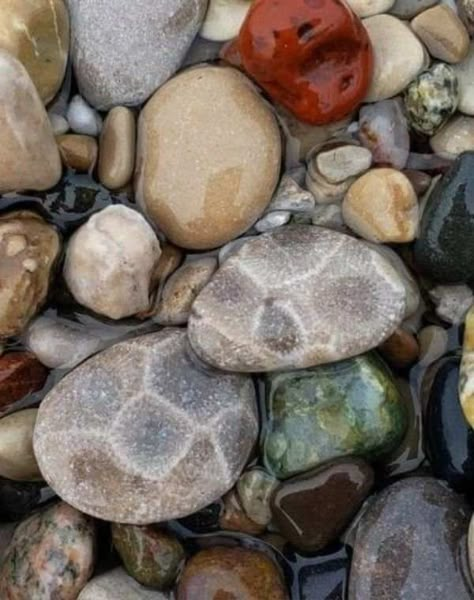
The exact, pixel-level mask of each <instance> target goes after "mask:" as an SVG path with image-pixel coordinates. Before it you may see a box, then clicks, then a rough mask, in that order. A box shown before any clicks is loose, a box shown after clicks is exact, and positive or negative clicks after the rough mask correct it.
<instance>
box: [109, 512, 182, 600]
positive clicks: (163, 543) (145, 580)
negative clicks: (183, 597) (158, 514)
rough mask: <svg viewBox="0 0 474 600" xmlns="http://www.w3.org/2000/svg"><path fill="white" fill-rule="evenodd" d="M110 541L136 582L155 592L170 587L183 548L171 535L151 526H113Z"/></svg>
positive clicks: (176, 571)
mask: <svg viewBox="0 0 474 600" xmlns="http://www.w3.org/2000/svg"><path fill="white" fill-rule="evenodd" d="M112 540H113V543H114V546H115V549H116V550H117V552H118V553H119V554H120V558H121V559H122V561H123V564H124V566H125V569H126V570H127V572H128V574H129V575H131V576H132V577H133V578H134V579H136V581H138V582H139V583H141V584H142V585H146V586H148V587H152V588H157V589H159V590H163V589H165V588H167V587H169V586H171V585H173V583H174V582H175V579H176V577H177V576H178V573H179V570H180V568H181V565H182V563H183V561H184V550H183V547H182V546H181V544H180V543H179V541H178V540H177V539H176V538H175V537H174V536H172V535H170V534H169V533H166V532H164V531H162V530H160V529H158V528H156V527H155V526H153V525H148V526H146V527H138V526H135V525H121V524H119V523H113V524H112Z"/></svg>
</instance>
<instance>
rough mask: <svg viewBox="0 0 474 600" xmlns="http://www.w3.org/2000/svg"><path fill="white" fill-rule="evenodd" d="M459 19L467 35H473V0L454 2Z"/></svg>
mask: <svg viewBox="0 0 474 600" xmlns="http://www.w3.org/2000/svg"><path fill="white" fill-rule="evenodd" d="M456 7H457V9H458V13H459V17H460V19H461V21H462V22H463V23H464V25H465V27H466V29H467V31H468V32H469V35H470V36H471V37H472V35H473V34H474V2H473V0H456Z"/></svg>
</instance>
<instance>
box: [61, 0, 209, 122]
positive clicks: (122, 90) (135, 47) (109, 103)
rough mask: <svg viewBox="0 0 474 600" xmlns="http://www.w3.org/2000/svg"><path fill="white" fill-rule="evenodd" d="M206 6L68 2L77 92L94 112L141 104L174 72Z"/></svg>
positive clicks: (162, 1) (192, 1) (167, 0)
mask: <svg viewBox="0 0 474 600" xmlns="http://www.w3.org/2000/svg"><path fill="white" fill-rule="evenodd" d="M206 6H207V2H206V0H158V1H157V0H142V1H141V2H140V5H138V4H137V5H133V4H132V5H131V4H130V3H129V2H128V1H127V0H114V1H113V2H111V1H110V0H98V1H96V2H92V3H91V2H88V1H85V0H69V11H70V15H71V24H72V61H73V65H74V71H75V75H76V79H77V82H78V85H79V89H80V91H81V94H82V95H83V96H84V97H85V98H86V99H87V100H88V101H89V102H90V103H91V104H92V106H94V107H95V108H97V109H99V110H109V109H110V108H112V107H113V106H116V105H126V106H137V105H139V104H142V103H143V102H145V100H147V99H148V98H149V97H150V96H151V94H152V93H153V92H154V91H155V90H156V89H157V88H159V87H160V86H161V85H162V84H163V83H164V82H165V81H166V80H167V79H169V78H170V77H171V76H172V75H174V73H175V72H176V71H177V70H178V67H179V66H180V65H181V62H182V60H183V58H184V56H185V54H186V52H187V50H188V48H189V47H190V45H191V42H192V41H193V39H194V37H195V35H196V33H197V32H198V30H199V27H200V25H201V22H202V20H203V18H204V15H205V11H206ZM104 32H106V34H105V35H104ZM111 40H113V43H112V44H111V43H110V41H111ZM117 74H120V76H117Z"/></svg>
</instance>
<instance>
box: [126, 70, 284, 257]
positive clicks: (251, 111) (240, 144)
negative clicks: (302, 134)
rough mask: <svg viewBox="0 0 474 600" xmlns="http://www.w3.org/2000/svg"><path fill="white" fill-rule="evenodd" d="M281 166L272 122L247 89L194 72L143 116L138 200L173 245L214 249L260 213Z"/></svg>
mask: <svg viewBox="0 0 474 600" xmlns="http://www.w3.org/2000/svg"><path fill="white" fill-rule="evenodd" d="M280 161H281V140H280V132H279V129H278V125H277V122H276V119H275V117H274V116H273V114H272V112H271V111H270V110H269V109H268V108H267V106H266V105H265V103H264V102H263V100H262V99H261V98H260V96H259V95H258V93H257V92H256V90H255V88H254V86H253V85H252V84H251V82H250V81H249V80H248V79H247V78H246V77H245V76H244V75H242V74H241V73H239V72H238V71H237V70H235V69H231V68H227V67H216V66H204V67H197V68H193V69H190V70H188V71H185V72H183V73H181V74H180V75H178V76H177V77H175V78H174V79H172V80H171V81H169V82H168V83H167V84H165V85H164V86H163V87H161V88H160V89H159V90H158V91H157V92H156V93H155V95H154V96H153V97H152V99H151V100H150V101H149V102H148V104H147V105H146V106H145V108H144V110H143V111H142V113H141V115H140V120H139V126H138V152H137V178H136V196H137V200H138V202H139V204H140V205H141V206H142V208H143V209H144V210H145V211H146V213H147V214H148V216H149V217H150V218H151V219H152V220H153V221H154V222H155V223H156V224H157V225H158V226H159V227H160V228H161V229H162V230H163V232H164V233H165V235H166V236H167V237H168V238H169V239H170V240H171V241H172V242H173V243H175V244H177V245H178V246H182V247H185V248H193V249H206V248H215V247H217V246H220V245H222V244H224V243H226V242H228V241H229V240H231V239H233V238H235V237H237V236H238V235H240V234H241V233H243V232H244V231H246V230H247V229H248V228H249V227H250V226H251V225H252V224H253V223H254V222H255V221H256V220H257V219H258V217H259V216H260V215H261V214H262V213H263V211H264V210H265V208H266V206H267V205H268V203H269V202H270V200H271V197H272V194H273V191H274V189H275V186H276V184H277V181H278V176H279V171H280Z"/></svg>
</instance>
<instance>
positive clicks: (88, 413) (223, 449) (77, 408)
mask: <svg viewBox="0 0 474 600" xmlns="http://www.w3.org/2000/svg"><path fill="white" fill-rule="evenodd" d="M257 433H258V423H257V413H256V403H255V390H254V387H253V383H252V381H251V379H250V378H249V377H246V376H244V375H231V374H225V373H216V372H214V371H210V370H206V369H205V368H203V367H202V366H201V365H199V364H197V363H196V362H195V360H193V358H192V354H191V353H190V352H189V351H188V345H187V340H186V333H185V331H183V330H180V329H171V328H170V329H164V330H162V331H160V332H157V333H152V334H149V335H144V336H140V337H137V338H135V339H132V340H128V341H125V342H122V343H119V344H116V345H115V346H112V347H111V348H108V349H107V350H105V351H104V352H102V353H100V354H97V355H95V356H94V357H93V358H91V359H90V360H88V361H86V362H85V363H83V364H82V365H80V366H79V367H77V368H76V369H75V370H74V371H72V372H71V373H69V374H68V375H66V377H64V378H63V379H62V380H61V381H60V382H59V383H58V384H57V385H56V386H55V387H54V389H53V390H52V391H51V392H50V393H49V394H48V395H47V396H46V398H45V399H44V400H43V402H42V404H41V406H40V409H39V414H38V419H37V423H36V429H35V434H34V448H35V453H36V457H37V460H38V464H39V466H40V469H41V472H42V474H43V476H44V478H45V479H46V480H47V482H48V483H49V484H50V486H51V487H52V488H53V489H54V490H55V491H56V493H57V494H58V495H59V496H61V497H62V498H63V499H64V500H66V501H67V502H69V503H70V504H72V505H73V506H75V507H76V508H78V509H79V510H81V511H83V512H85V513H87V514H91V515H93V516H95V517H98V518H101V519H105V520H108V521H116V522H120V523H133V524H145V523H153V522H158V521H165V520H168V519H174V518H178V517H183V516H185V515H188V514H191V513H193V512H196V511H198V510H200V509H201V508H203V507H204V506H206V505H208V504H210V503H211V502H213V501H214V500H216V499H217V498H219V497H220V496H222V495H223V494H224V493H225V492H227V491H228V490H229V489H230V488H231V487H232V485H233V484H234V483H235V482H236V480H237V478H238V477H239V475H240V473H241V471H242V469H243V467H244V465H245V463H246V461H247V458H248V456H249V453H250V451H251V449H252V447H253V445H254V443H255V440H256V437H257Z"/></svg>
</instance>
